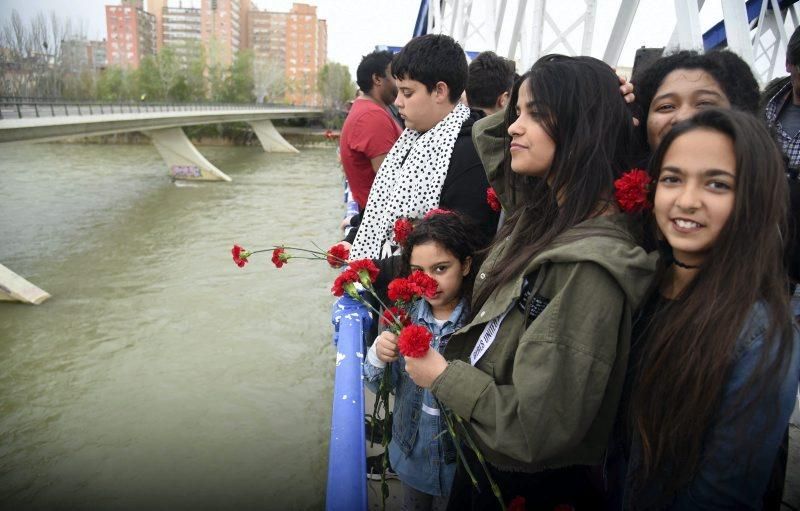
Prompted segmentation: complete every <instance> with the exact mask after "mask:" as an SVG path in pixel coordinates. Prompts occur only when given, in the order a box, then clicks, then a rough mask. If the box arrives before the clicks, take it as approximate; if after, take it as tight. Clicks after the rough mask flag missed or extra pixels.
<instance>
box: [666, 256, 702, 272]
mask: <svg viewBox="0 0 800 511" xmlns="http://www.w3.org/2000/svg"><path fill="white" fill-rule="evenodd" d="M672 264H674V265H675V266H680V267H681V268H686V269H687V270H695V269H697V268H699V266H690V265H688V264H684V263H682V262H680V261H678V260H677V259H675V257H673V258H672Z"/></svg>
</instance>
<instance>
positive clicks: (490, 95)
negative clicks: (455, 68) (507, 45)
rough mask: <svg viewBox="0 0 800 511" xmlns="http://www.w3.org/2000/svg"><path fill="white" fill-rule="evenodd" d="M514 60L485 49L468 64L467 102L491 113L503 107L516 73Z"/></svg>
mask: <svg viewBox="0 0 800 511" xmlns="http://www.w3.org/2000/svg"><path fill="white" fill-rule="evenodd" d="M514 68H515V65H514V62H512V61H510V60H508V59H506V58H503V57H500V56H499V55H497V54H495V53H494V52H491V51H485V52H483V53H481V54H479V55H478V56H477V57H475V60H473V61H472V62H471V63H470V64H469V72H468V74H467V86H466V95H467V104H468V105H469V107H470V108H472V109H475V110H482V111H483V113H484V114H485V115H491V114H493V113H495V112H497V111H499V110H502V109H504V108H505V106H506V103H507V102H508V95H509V93H510V92H511V86H512V85H514V79H515V78H516V73H515V72H514Z"/></svg>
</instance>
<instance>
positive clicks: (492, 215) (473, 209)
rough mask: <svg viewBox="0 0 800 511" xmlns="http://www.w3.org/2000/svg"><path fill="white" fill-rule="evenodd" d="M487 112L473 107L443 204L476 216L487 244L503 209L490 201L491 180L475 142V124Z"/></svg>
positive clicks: (452, 159) (444, 186)
mask: <svg viewBox="0 0 800 511" xmlns="http://www.w3.org/2000/svg"><path fill="white" fill-rule="evenodd" d="M483 115H484V114H483V112H481V111H480V110H471V111H470V116H469V118H468V119H467V120H466V121H464V124H462V125H461V131H460V132H459V133H458V138H456V143H455V145H454V146H453V155H452V156H451V157H450V166H449V167H448V168H447V177H446V178H445V180H444V184H442V195H441V196H440V197H439V207H440V208H442V209H451V210H453V211H458V212H459V213H462V214H464V215H466V216H467V217H469V218H470V219H471V220H473V221H474V222H475V223H476V224H477V226H478V227H479V229H480V232H481V235H482V236H483V238H484V239H483V240H481V245H482V246H486V245H488V244H489V242H490V241H491V240H492V238H494V234H495V232H496V231H497V221H498V219H499V213H498V212H496V211H493V210H492V209H491V208H490V207H489V203H488V202H487V201H486V190H487V188H489V181H488V179H486V172H485V171H484V168H483V163H481V159H480V158H479V157H478V152H477V151H476V150H475V144H474V143H473V142H472V125H473V124H475V122H476V121H478V120H479V119H480V118H481V117H483Z"/></svg>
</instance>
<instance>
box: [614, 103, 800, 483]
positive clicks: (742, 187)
mask: <svg viewBox="0 0 800 511" xmlns="http://www.w3.org/2000/svg"><path fill="white" fill-rule="evenodd" d="M696 130H713V131H715V132H718V133H721V134H723V135H725V136H727V137H729V138H730V139H731V140H732V142H733V145H734V152H735V158H736V183H735V197H734V206H733V211H732V212H731V214H730V217H729V218H728V221H727V222H726V224H725V225H724V226H723V228H722V230H721V232H720V234H719V237H718V238H717V240H716V241H715V243H714V245H713V247H711V249H710V251H709V253H708V254H707V256H706V257H705V259H704V262H703V263H702V265H701V267H700V268H699V269H698V270H697V275H696V276H695V278H694V279H693V280H692V282H691V283H690V284H689V285H687V286H686V288H685V289H684V290H683V291H682V292H681V293H680V294H679V296H677V297H676V298H675V299H674V300H670V301H668V302H667V303H665V304H664V306H663V307H661V308H659V311H658V312H657V313H656V314H655V315H654V317H653V318H652V321H651V323H650V326H649V328H648V332H649V335H648V338H647V339H646V341H645V342H644V343H643V348H642V352H641V357H640V359H639V360H638V361H637V360H634V361H633V362H634V363H635V364H637V366H638V369H637V371H636V372H637V376H636V384H635V387H634V389H633V395H632V400H631V408H630V417H629V421H630V422H629V426H630V428H632V430H633V431H636V432H638V433H639V435H640V437H641V442H642V454H643V467H642V468H643V470H642V471H640V473H639V482H640V483H642V482H644V481H646V480H647V479H648V478H649V477H651V476H652V475H654V474H659V476H660V477H662V478H664V479H665V488H664V491H665V492H667V493H668V492H673V491H675V490H677V489H679V488H680V487H682V486H683V485H685V484H686V483H687V482H688V481H690V480H691V479H692V477H693V476H694V474H695V472H696V470H697V468H698V466H699V463H700V459H701V455H702V449H703V443H704V440H705V438H706V434H707V432H708V428H709V426H710V425H711V421H712V419H713V418H714V417H715V415H716V414H717V413H718V412H722V413H723V414H725V413H726V412H727V411H726V410H720V409H719V405H720V400H721V398H722V391H723V388H724V386H725V384H726V382H727V379H728V377H729V375H730V368H731V363H732V361H733V360H734V356H735V353H736V347H737V346H736V343H737V339H738V338H739V335H740V333H741V331H742V329H743V328H744V327H745V321H746V320H747V318H748V317H749V316H750V312H751V310H752V309H753V307H754V305H755V304H756V302H759V301H760V302H761V303H763V304H764V306H765V307H766V310H767V311H768V313H769V318H770V323H769V325H770V326H769V328H768V329H767V336H766V337H765V339H766V340H765V350H764V354H763V356H762V360H761V363H760V364H759V366H758V369H757V370H756V371H755V372H754V374H753V376H752V378H751V379H750V381H749V382H747V384H746V385H745V386H744V388H745V389H747V392H746V393H745V395H742V396H740V398H739V399H740V400H741V404H743V405H744V406H746V407H749V406H750V405H755V404H756V403H757V402H758V400H759V399H760V396H764V395H765V393H766V392H768V391H769V390H770V389H771V387H770V386H771V385H777V384H779V383H780V382H781V379H780V377H779V376H778V375H780V374H782V373H783V371H785V370H786V363H787V362H788V360H789V358H790V357H789V356H788V354H789V353H791V341H792V331H791V316H790V314H789V309H788V301H787V300H788V296H787V293H786V285H787V283H786V277H785V270H784V268H783V263H782V257H783V246H782V245H783V235H782V233H784V232H785V222H786V204H787V198H788V191H787V188H786V178H785V177H784V173H783V163H782V160H781V157H780V154H779V152H778V150H777V148H776V147H775V144H774V143H773V141H772V140H771V139H770V136H769V133H768V132H767V129H766V128H765V127H764V125H763V123H762V122H761V121H759V120H758V119H756V118H755V117H754V116H752V115H749V114H746V113H742V112H736V111H733V110H727V109H709V110H707V111H703V112H701V113H699V114H697V115H696V116H694V117H693V118H691V119H689V120H686V121H683V122H682V123H679V124H676V125H675V126H674V127H673V128H672V130H671V131H670V132H669V133H668V134H667V135H666V137H665V138H664V140H663V141H662V142H661V145H660V146H659V148H658V150H657V151H656V153H655V154H654V156H653V161H652V164H651V165H650V169H651V171H650V173H651V175H652V176H653V177H654V178H655V179H657V178H658V175H659V173H660V170H661V166H662V163H663V161H664V156H665V154H666V152H667V151H668V150H669V147H670V146H671V145H672V143H673V142H674V141H675V140H676V139H677V138H678V137H681V136H691V133H692V132H693V131H696ZM653 188H655V187H653ZM651 193H654V190H653V192H651ZM662 259H663V260H662V261H661V262H660V264H659V268H658V270H657V273H656V280H655V283H654V292H657V289H658V286H659V285H661V284H663V283H664V282H665V281H666V280H665V279H667V278H669V259H668V258H662ZM776 411H777V405H776ZM721 420H725V416H724V415H723V417H722V419H721ZM740 434H742V433H740ZM746 442H753V443H757V442H756V441H755V440H754V439H747V440H746ZM675 463H679V464H680V467H676V466H675V465H674V464H675Z"/></svg>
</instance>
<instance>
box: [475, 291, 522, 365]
mask: <svg viewBox="0 0 800 511" xmlns="http://www.w3.org/2000/svg"><path fill="white" fill-rule="evenodd" d="M514 303H516V302H511V305H510V306H509V307H508V308H507V309H506V311H505V312H504V313H502V314H500V315H499V316H497V317H496V318H494V319H493V320H491V321H489V322H488V323H486V326H485V327H484V328H483V332H481V336H480V337H478V342H477V343H475V347H474V348H472V353H470V355H469V363H470V364H472V365H475V364H477V363H478V360H480V359H481V357H482V356H483V354H484V353H486V351H487V350H488V349H489V347H490V346H491V345H492V343H494V340H495V338H496V337H497V332H498V330H500V324H501V323H502V322H503V320H504V319H505V318H506V314H508V312H509V311H510V310H511V309H513V308H514Z"/></svg>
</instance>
